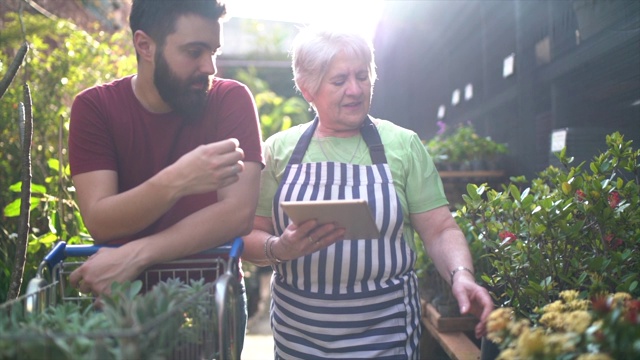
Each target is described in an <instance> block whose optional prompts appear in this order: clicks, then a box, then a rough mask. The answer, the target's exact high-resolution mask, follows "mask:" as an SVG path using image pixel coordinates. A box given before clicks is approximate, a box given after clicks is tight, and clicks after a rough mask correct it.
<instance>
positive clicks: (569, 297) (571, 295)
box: [560, 290, 580, 303]
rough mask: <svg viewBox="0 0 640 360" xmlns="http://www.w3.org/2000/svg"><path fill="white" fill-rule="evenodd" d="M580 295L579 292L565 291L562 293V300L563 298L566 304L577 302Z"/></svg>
mask: <svg viewBox="0 0 640 360" xmlns="http://www.w3.org/2000/svg"><path fill="white" fill-rule="evenodd" d="M579 295H580V293H579V292H578V290H565V291H562V292H560V298H562V300H564V302H566V303H569V302H572V301H573V300H576V299H577V298H578V296H579Z"/></svg>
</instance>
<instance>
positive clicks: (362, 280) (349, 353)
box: [243, 28, 493, 359]
mask: <svg viewBox="0 0 640 360" xmlns="http://www.w3.org/2000/svg"><path fill="white" fill-rule="evenodd" d="M292 59H293V65H292V66H293V73H294V80H295V83H296V86H297V87H298V89H299V90H300V92H301V93H302V95H303V96H304V98H305V99H306V100H307V101H308V102H309V103H310V104H311V106H312V107H313V109H314V110H315V112H316V114H317V116H316V118H315V120H314V121H313V122H311V123H308V124H304V125H300V126H296V127H293V128H291V129H289V130H287V131H283V132H280V133H278V134H275V135H273V136H272V137H270V138H269V139H268V140H267V141H266V144H265V156H266V167H265V168H264V170H263V172H262V178H261V193H260V202H259V205H258V210H257V214H256V217H255V220H254V230H253V231H252V233H251V234H250V235H249V236H247V237H246V239H245V242H246V243H247V247H246V250H245V254H244V255H243V259H245V260H248V261H251V262H254V263H256V264H258V265H271V266H272V267H273V270H274V274H273V278H272V306H271V324H272V329H273V333H274V338H275V352H276V358H285V359H290V358H304V359H310V358H332V359H333V358H350V359H353V358H376V359H382V358H385V359H386V358H389V359H391V358H393V359H406V358H411V359H415V358H418V357H419V349H418V346H419V338H420V333H421V328H420V302H419V296H418V282H417V278H416V274H415V272H414V269H413V265H414V263H415V259H416V255H415V252H414V250H413V249H415V246H416V244H415V243H414V239H413V234H414V229H415V230H416V231H417V232H418V234H419V235H420V238H421V239H422V240H423V244H424V246H425V248H426V250H427V252H428V254H429V255H430V256H431V257H432V259H433V260H434V262H435V264H436V266H437V268H438V270H439V272H440V273H441V274H442V275H443V276H445V278H446V279H447V280H449V281H451V282H452V289H453V294H454V296H455V297H456V299H457V300H458V303H459V305H460V311H461V313H473V314H475V315H476V316H477V317H479V318H480V320H481V321H480V323H479V324H478V326H477V327H476V335H477V336H482V335H483V334H484V332H485V320H486V318H487V316H488V315H489V313H490V312H491V310H492V308H493V304H492V301H491V298H490V296H489V294H488V292H487V291H486V290H485V289H484V288H482V287H480V286H479V285H477V284H476V283H475V281H474V276H473V267H472V259H471V255H470V252H469V249H468V247H467V242H466V240H465V238H464V236H463V234H462V232H461V231H460V229H459V228H458V226H457V225H456V223H455V221H454V220H453V218H452V216H451V214H450V212H449V210H448V208H447V204H448V203H447V200H446V198H445V196H444V192H443V190H442V183H441V180H440V178H439V176H438V173H437V171H436V169H435V167H434V165H433V162H432V160H431V158H430V157H429V155H428V154H427V152H426V151H425V148H424V146H423V145H422V143H421V141H420V139H419V138H418V136H417V135H416V134H415V133H414V132H412V131H409V130H406V129H403V128H401V127H399V126H396V125H394V124H393V123H391V122H389V121H386V120H379V119H374V118H372V117H371V116H369V115H368V111H369V107H370V104H371V95H372V91H373V83H374V81H375V79H376V74H375V63H374V57H373V48H372V46H371V43H370V42H369V41H367V40H366V39H365V38H363V37H361V36H359V35H357V34H352V33H344V32H334V31H330V30H326V29H325V30H317V29H316V30H314V29H312V28H307V29H303V30H302V31H301V32H300V34H298V36H297V37H296V39H295V40H294V45H293V50H292ZM338 198H345V199H351V198H360V199H366V200H368V203H369V206H370V207H371V210H372V211H373V213H374V214H376V216H375V218H376V219H379V223H378V224H377V225H378V227H379V229H380V237H379V238H377V239H344V238H343V236H344V233H345V231H344V229H342V228H337V227H336V226H335V225H334V224H318V223H317V222H316V221H315V220H310V221H307V222H305V223H303V224H297V226H296V225H295V224H293V223H290V222H289V219H288V217H287V216H285V215H284V214H283V212H282V210H281V208H280V206H279V204H280V203H281V202H282V201H288V200H330V199H338ZM417 246H422V243H418V245H417Z"/></svg>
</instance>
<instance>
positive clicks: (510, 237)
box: [498, 230, 516, 245]
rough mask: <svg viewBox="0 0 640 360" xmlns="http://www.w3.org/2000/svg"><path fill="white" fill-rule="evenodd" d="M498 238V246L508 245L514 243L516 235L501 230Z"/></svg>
mask: <svg viewBox="0 0 640 360" xmlns="http://www.w3.org/2000/svg"><path fill="white" fill-rule="evenodd" d="M498 236H499V237H500V240H502V243H501V244H500V245H509V244H511V243H513V242H514V241H516V234H514V233H512V232H511V231H507V230H502V231H500V232H499V233H498Z"/></svg>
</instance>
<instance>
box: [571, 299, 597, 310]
mask: <svg viewBox="0 0 640 360" xmlns="http://www.w3.org/2000/svg"><path fill="white" fill-rule="evenodd" d="M590 308H591V300H586V299H583V300H574V301H572V302H570V303H568V304H567V310H568V311H575V310H589V309H590Z"/></svg>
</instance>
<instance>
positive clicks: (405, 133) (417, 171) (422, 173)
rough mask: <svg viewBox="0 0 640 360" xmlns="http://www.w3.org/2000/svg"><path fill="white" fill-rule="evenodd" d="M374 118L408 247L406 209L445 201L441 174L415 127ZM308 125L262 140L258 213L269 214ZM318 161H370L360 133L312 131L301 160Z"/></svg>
mask: <svg viewBox="0 0 640 360" xmlns="http://www.w3.org/2000/svg"><path fill="white" fill-rule="evenodd" d="M374 123H375V124H376V127H377V129H378V132H379V133H380V138H381V140H382V144H383V145H384V152H385V155H386V157H387V163H388V164H389V167H390V169H391V176H392V177H393V184H394V186H395V189H396V192H397V193H398V198H399V200H400V203H401V205H402V212H403V214H404V236H405V239H406V241H407V242H408V243H409V244H411V246H412V247H413V246H414V242H413V228H412V227H411V219H410V218H409V214H417V213H422V212H425V211H428V210H432V209H435V208H437V207H440V206H444V205H447V204H448V201H447V199H446V197H445V195H444V190H443V187H442V180H441V179H440V176H439V175H438V172H437V170H436V167H435V165H434V164H433V160H432V159H431V156H429V154H428V153H427V151H426V149H425V147H424V145H423V144H422V142H421V141H420V138H419V137H418V135H417V134H416V133H415V132H413V131H411V130H408V129H405V128H402V127H400V126H398V125H395V124H393V123H392V122H390V121H387V120H379V119H374ZM309 126H311V122H309V123H306V124H302V125H298V126H295V127H292V128H290V129H288V130H285V131H282V132H279V133H277V134H274V135H272V136H271V137H269V138H268V139H267V140H266V141H265V144H264V155H265V161H266V166H265V168H264V169H263V170H262V175H261V178H260V200H259V202H258V208H257V210H256V214H257V215H258V216H265V217H272V204H273V197H274V196H275V193H276V190H277V189H278V186H279V185H280V180H281V179H282V176H283V175H284V171H285V168H286V166H287V163H288V162H289V158H290V157H291V155H292V153H293V150H294V148H295V146H296V144H297V143H298V140H299V139H300V137H301V136H302V134H303V133H304V131H305V130H306V129H307V128H308V127H309ZM320 142H322V144H321V145H320V144H319V143H320ZM322 161H335V162H346V163H353V164H358V165H371V157H370V156H369V150H368V149H367V146H366V144H365V142H364V140H363V139H362V136H361V135H358V136H353V137H349V138H338V137H323V138H316V137H315V136H314V137H313V139H312V140H311V143H310V144H309V148H308V149H307V152H306V153H305V155H304V157H303V159H302V162H303V163H309V162H322Z"/></svg>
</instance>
